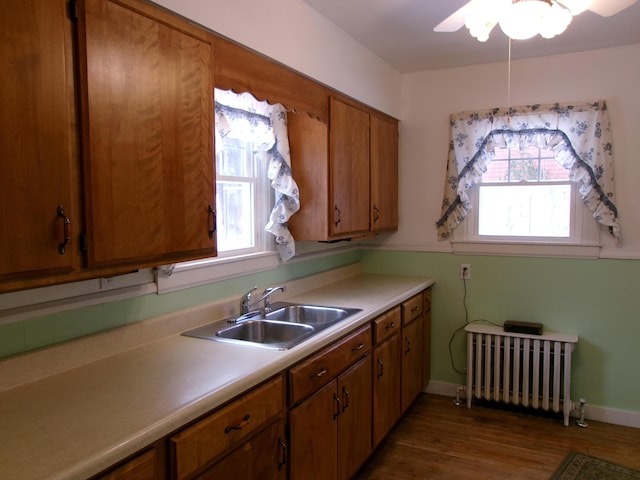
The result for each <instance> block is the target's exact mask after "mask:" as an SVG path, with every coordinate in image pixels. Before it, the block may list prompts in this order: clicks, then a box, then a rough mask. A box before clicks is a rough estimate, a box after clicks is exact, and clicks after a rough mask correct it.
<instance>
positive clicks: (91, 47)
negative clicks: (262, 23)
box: [78, 0, 215, 267]
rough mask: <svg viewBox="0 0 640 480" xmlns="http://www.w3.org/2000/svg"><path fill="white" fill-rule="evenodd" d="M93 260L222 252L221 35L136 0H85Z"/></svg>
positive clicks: (152, 260) (82, 35)
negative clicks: (216, 68) (217, 124)
mask: <svg viewBox="0 0 640 480" xmlns="http://www.w3.org/2000/svg"><path fill="white" fill-rule="evenodd" d="M78 5H79V22H78V25H79V51H80V66H81V68H80V72H81V77H82V86H83V87H84V88H83V89H82V93H83V94H82V114H83V125H82V127H83V148H84V152H83V153H84V154H83V157H84V158H83V161H84V187H85V188H84V191H85V203H86V227H87V263H88V265H89V266H90V267H91V266H118V265H124V266H126V265H132V266H135V267H141V266H150V265H155V264H159V263H169V262H172V261H180V260H188V259H193V258H199V257H205V256H212V255H215V233H214V228H215V214H214V213H213V207H214V206H215V203H214V202H215V191H214V189H215V183H214V182H215V180H214V156H213V79H212V76H213V74H212V62H213V56H212V55H213V45H212V40H211V38H210V37H209V35H208V34H207V33H206V32H204V31H203V30H200V29H198V28H196V27H194V26H192V25H190V24H189V23H187V22H184V21H182V20H180V19H179V18H177V17H175V16H173V15H170V14H169V13H167V12H164V11H162V10H159V9H156V8H154V7H152V6H150V5H149V4H146V3H143V2H139V1H135V0H117V1H116V0H80V1H79V3H78Z"/></svg>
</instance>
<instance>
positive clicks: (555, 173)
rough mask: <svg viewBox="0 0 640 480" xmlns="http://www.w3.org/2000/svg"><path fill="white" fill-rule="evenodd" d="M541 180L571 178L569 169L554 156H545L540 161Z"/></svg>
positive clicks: (565, 179)
mask: <svg viewBox="0 0 640 480" xmlns="http://www.w3.org/2000/svg"><path fill="white" fill-rule="evenodd" d="M540 164H541V165H540V169H541V172H540V180H544V181H547V182H548V181H553V180H560V181H567V180H569V170H566V169H565V168H564V167H563V166H561V165H560V164H559V163H558V162H556V161H555V160H554V159H553V158H544V159H542V160H541V161H540Z"/></svg>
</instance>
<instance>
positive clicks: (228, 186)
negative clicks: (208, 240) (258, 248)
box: [216, 181, 255, 252]
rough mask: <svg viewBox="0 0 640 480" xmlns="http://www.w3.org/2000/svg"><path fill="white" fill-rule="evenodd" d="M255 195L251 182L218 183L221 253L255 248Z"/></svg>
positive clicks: (218, 232) (218, 227) (219, 244)
mask: <svg viewBox="0 0 640 480" xmlns="http://www.w3.org/2000/svg"><path fill="white" fill-rule="evenodd" d="M253 195H254V192H253V184H251V183H249V182H223V181H222V182H221V181H218V182H216V211H217V222H218V223H217V239H218V250H219V251H221V252H224V251H228V250H239V249H242V248H252V247H253V246H254V244H255V242H254V238H255V235H254V219H253V205H254V201H253Z"/></svg>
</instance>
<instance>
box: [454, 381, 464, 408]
mask: <svg viewBox="0 0 640 480" xmlns="http://www.w3.org/2000/svg"><path fill="white" fill-rule="evenodd" d="M464 389H465V387H464V385H458V387H457V388H456V399H455V400H454V401H453V403H454V405H457V406H458V407H459V406H460V405H462V400H460V394H462V393H463V392H464Z"/></svg>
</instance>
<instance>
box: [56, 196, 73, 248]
mask: <svg viewBox="0 0 640 480" xmlns="http://www.w3.org/2000/svg"><path fill="white" fill-rule="evenodd" d="M57 214H58V218H62V226H63V232H62V243H61V244H60V245H58V253H59V254H60V255H64V254H65V253H66V251H67V245H69V242H71V220H69V217H67V216H66V215H65V213H64V206H62V205H58V210H57Z"/></svg>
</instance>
